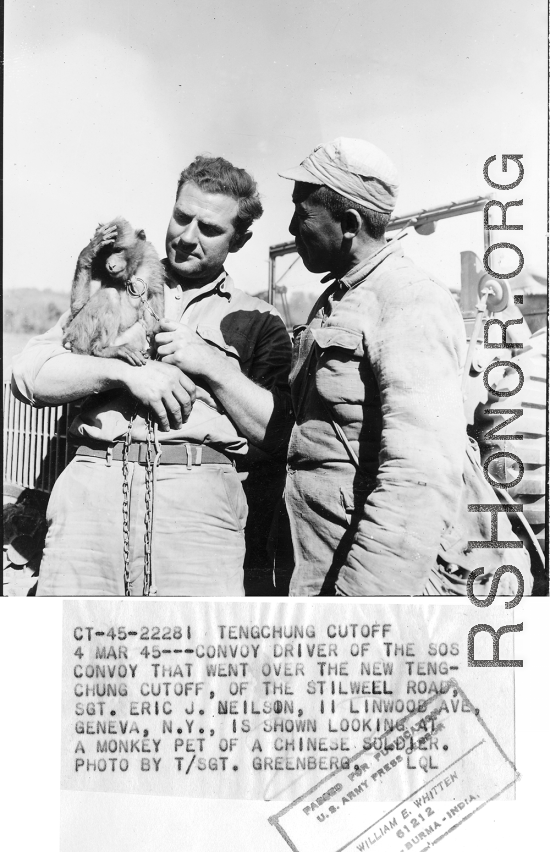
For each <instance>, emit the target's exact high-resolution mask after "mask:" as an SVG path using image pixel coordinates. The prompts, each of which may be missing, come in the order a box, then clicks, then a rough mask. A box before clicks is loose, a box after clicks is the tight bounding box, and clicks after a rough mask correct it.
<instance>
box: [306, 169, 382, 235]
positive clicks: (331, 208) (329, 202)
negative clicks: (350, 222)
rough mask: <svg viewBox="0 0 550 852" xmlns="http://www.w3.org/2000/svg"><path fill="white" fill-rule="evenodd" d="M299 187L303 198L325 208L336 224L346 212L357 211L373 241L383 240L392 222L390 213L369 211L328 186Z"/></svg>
mask: <svg viewBox="0 0 550 852" xmlns="http://www.w3.org/2000/svg"><path fill="white" fill-rule="evenodd" d="M299 186H300V193H301V197H305V198H309V199H310V201H313V202H315V204H318V205H319V206H320V207H324V208H325V210H328V212H329V213H330V214H331V216H332V218H333V219H334V220H335V221H336V222H341V221H342V219H343V218H344V216H345V214H346V210H356V211H357V213H359V215H360V216H361V219H362V221H363V222H364V225H365V230H366V232H367V234H368V235H369V237H370V238H371V239H373V240H381V239H382V238H383V236H384V234H385V232H386V228H387V227H388V222H389V221H390V216H391V214H390V213H380V212H379V211H378V210H369V208H368V207H363V206H362V205H361V204H357V203H356V202H355V201H351V200H350V199H349V198H346V197H345V196H344V195H340V193H339V192H336V191H335V190H334V189H330V188H329V187H328V186H318V185H317V184H311V183H300V184H299ZM306 187H307V189H306Z"/></svg>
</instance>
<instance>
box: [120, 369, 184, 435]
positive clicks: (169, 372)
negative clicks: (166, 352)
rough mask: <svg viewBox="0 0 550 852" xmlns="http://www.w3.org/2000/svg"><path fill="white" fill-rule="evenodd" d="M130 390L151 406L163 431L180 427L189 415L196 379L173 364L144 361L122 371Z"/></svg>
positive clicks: (137, 397)
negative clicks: (124, 372)
mask: <svg viewBox="0 0 550 852" xmlns="http://www.w3.org/2000/svg"><path fill="white" fill-rule="evenodd" d="M124 383H125V385H126V387H127V389H128V390H129V391H130V393H131V394H132V395H133V396H134V397H135V398H136V399H138V400H139V401H140V402H142V403H143V404H144V405H146V406H148V407H149V408H151V409H152V410H153V411H154V413H155V416H156V418H157V420H158V424H159V428H160V429H161V431H162V432H168V431H169V430H170V429H180V428H181V426H182V424H183V423H185V421H186V420H187V419H188V418H189V415H190V414H191V409H192V408H193V404H194V402H195V383H194V382H193V381H192V380H191V379H190V378H189V376H187V375H186V374H185V373H182V371H181V370H180V369H178V367H174V366H173V365H172V364H163V363H162V362H161V361H147V362H146V364H144V366H143V367H140V368H139V369H138V370H136V369H135V367H132V368H131V369H130V370H129V372H127V373H126V375H125V382H124Z"/></svg>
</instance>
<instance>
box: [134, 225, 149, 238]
mask: <svg viewBox="0 0 550 852" xmlns="http://www.w3.org/2000/svg"><path fill="white" fill-rule="evenodd" d="M136 237H137V238H138V240H146V239H147V237H146V236H145V231H144V230H143V228H142V229H141V231H136Z"/></svg>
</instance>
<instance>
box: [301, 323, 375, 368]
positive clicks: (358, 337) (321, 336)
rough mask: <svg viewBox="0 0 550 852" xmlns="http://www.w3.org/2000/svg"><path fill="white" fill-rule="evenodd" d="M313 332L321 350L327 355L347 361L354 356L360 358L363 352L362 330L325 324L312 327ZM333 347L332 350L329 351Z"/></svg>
mask: <svg viewBox="0 0 550 852" xmlns="http://www.w3.org/2000/svg"><path fill="white" fill-rule="evenodd" d="M311 333H312V334H313V337H314V338H315V343H316V344H317V346H318V348H319V350H320V352H321V353H322V354H324V355H326V356H330V357H334V358H338V359H339V360H342V361H346V360H352V359H353V358H354V357H355V358H360V357H361V356H362V354H363V347H362V339H363V335H362V334H361V332H360V331H355V330H354V329H351V328H340V327H338V326H324V327H322V328H314V329H312V330H311ZM331 349H332V350H333V351H332V352H330V351H329V350H331Z"/></svg>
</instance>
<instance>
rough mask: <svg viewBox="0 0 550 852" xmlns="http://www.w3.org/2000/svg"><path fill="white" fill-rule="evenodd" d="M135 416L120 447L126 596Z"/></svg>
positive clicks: (128, 586)
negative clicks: (130, 461) (131, 450)
mask: <svg viewBox="0 0 550 852" xmlns="http://www.w3.org/2000/svg"><path fill="white" fill-rule="evenodd" d="M135 416H136V415H135V414H133V415H132V417H131V418H130V422H129V423H128V428H127V430H126V435H125V436H124V445H123V447H122V537H123V548H124V595H125V596H126V597H130V593H131V587H132V584H131V581H130V478H129V468H128V453H129V450H130V443H131V441H132V426H133V423H134V419H135Z"/></svg>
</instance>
